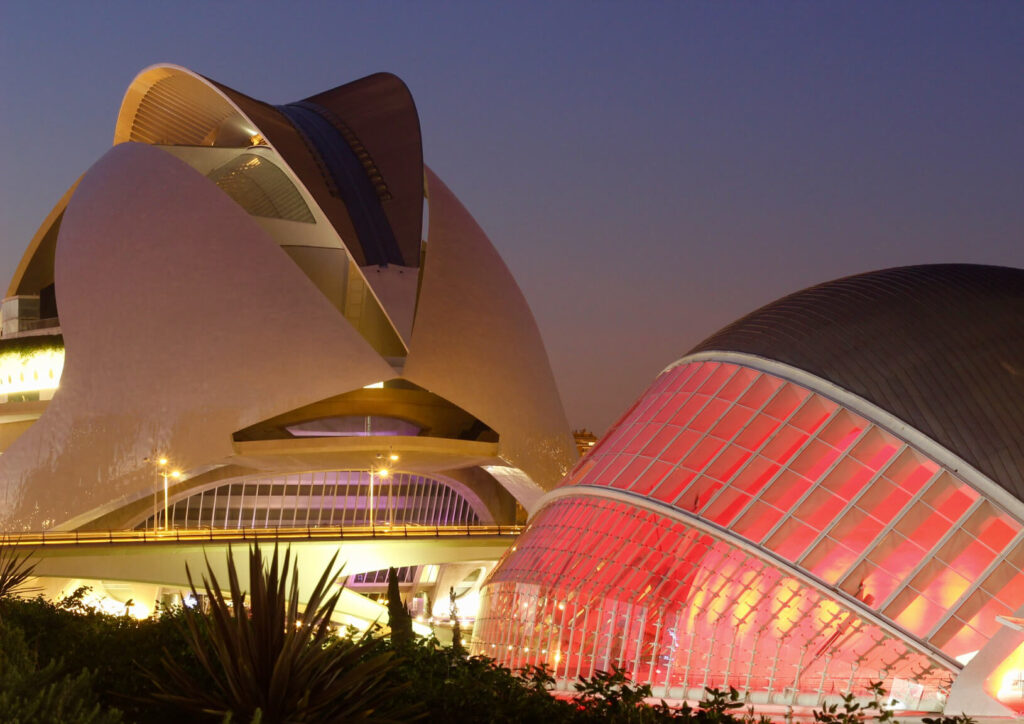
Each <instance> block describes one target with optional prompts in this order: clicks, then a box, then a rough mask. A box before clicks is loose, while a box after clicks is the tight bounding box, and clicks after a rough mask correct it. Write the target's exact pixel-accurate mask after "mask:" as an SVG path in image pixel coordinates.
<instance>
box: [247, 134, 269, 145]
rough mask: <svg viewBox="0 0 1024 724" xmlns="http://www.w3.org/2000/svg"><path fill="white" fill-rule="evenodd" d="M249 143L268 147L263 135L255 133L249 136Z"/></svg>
mask: <svg viewBox="0 0 1024 724" xmlns="http://www.w3.org/2000/svg"><path fill="white" fill-rule="evenodd" d="M249 143H251V144H252V145H254V146H265V145H267V140H266V139H265V138H264V137H263V134H262V133H254V134H252V135H251V136H249Z"/></svg>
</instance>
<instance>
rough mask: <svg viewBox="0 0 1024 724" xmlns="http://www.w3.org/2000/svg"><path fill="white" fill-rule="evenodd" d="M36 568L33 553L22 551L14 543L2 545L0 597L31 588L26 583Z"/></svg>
mask: <svg viewBox="0 0 1024 724" xmlns="http://www.w3.org/2000/svg"><path fill="white" fill-rule="evenodd" d="M35 569H36V563H35V562H34V561H32V560H31V554H24V553H21V552H20V551H19V550H18V549H17V547H16V546H13V545H7V544H3V545H0V599H4V598H8V597H9V596H13V595H15V594H17V593H25V592H26V591H28V590H31V589H29V588H27V587H26V585H25V584H26V583H27V582H28V579H29V578H31V577H32V574H33V572H34V571H35Z"/></svg>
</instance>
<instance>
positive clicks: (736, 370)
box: [603, 364, 743, 500]
mask: <svg viewBox="0 0 1024 724" xmlns="http://www.w3.org/2000/svg"><path fill="white" fill-rule="evenodd" d="M721 366H722V365H721V364H719V367H716V368H715V369H714V370H712V371H711V374H709V375H708V376H707V379H705V380H704V381H703V382H701V383H700V385H698V387H697V389H695V390H694V391H693V392H691V393H690V396H689V397H687V398H686V400H685V402H684V403H683V404H685V403H686V402H689V401H690V399H691V398H692V397H693V396H694V395H696V394H697V393H698V390H699V389H700V388H701V387H703V386H704V385H705V384H707V382H708V380H710V379H711V378H712V377H714V376H715V373H717V372H718V369H719V368H720V367H721ZM732 367H734V369H733V371H732V372H731V373H729V375H728V376H727V377H726V378H725V379H724V380H723V381H722V384H720V385H719V386H718V387H716V388H715V391H714V392H713V393H709V394H708V396H707V397H708V399H707V401H706V402H705V403H704V404H703V405H701V406H700V409H699V410H697V412H695V413H694V414H693V417H691V418H690V420H689V422H688V423H687V424H686V425H685V426H683V425H680V426H679V432H677V433H676V434H675V435H674V436H673V437H672V439H671V440H669V441H668V442H667V443H665V447H663V448H662V452H664V451H665V450H667V449H668V448H669V446H670V445H672V444H673V443H674V442H675V441H676V440H678V439H679V437H680V436H681V435H682V434H683V433H684V432H686V431H687V430H689V429H690V428H689V423H690V422H693V421H694V420H696V419H697V416H698V415H700V414H701V413H702V412H704V410H705V409H706V408H707V406H708V405H710V404H711V402H712V401H713V400H716V399H718V398H717V395H718V393H719V392H721V391H722V389H723V388H724V387H725V386H726V385H728V384H729V383H730V382H731V381H732V378H733V377H735V376H736V375H737V374H739V371H740V370H741V369H743V368H742V367H740V366H739V365H732ZM687 379H689V378H687ZM666 406H668V401H666V402H665V404H664V405H662V406H661V407H660V408H658V409H659V411H660V410H663V409H664V408H665V407H666ZM730 407H731V405H730ZM728 409H729V408H728V407H727V408H726V410H727V411H728ZM722 414H723V415H724V414H725V413H724V412H723V413H722ZM716 422H717V420H716ZM669 424H670V423H669V421H668V420H665V421H664V422H663V423H661V429H662V430H664V429H665V426H666V425H669ZM644 427H646V425H641V426H640V428H641V429H643V428H644ZM712 427H713V425H712ZM709 429H710V428H709ZM639 434H640V430H637V432H636V433H635V434H634V435H633V436H632V437H631V438H629V442H627V443H626V444H625V445H623V446H622V447H620V448H619V449H620V450H623V451H625V449H626V448H627V447H629V443H631V442H633V440H635V439H636V438H637V436H638V435H639ZM655 434H657V433H655ZM707 435H708V433H706V432H705V433H701V435H700V437H698V438H697V439H696V440H695V441H694V443H693V445H691V446H690V447H689V448H687V450H686V452H685V453H683V454H682V455H680V456H679V460H678V461H676V463H675V464H674V465H672V470H677V469H678V468H679V465H680V464H681V463H682V462H683V460H684V459H686V457H687V456H688V455H689V454H690V453H692V452H693V451H694V449H695V448H696V447H697V446H698V445H699V444H700V443H701V441H702V440H703V439H704V438H705V437H707ZM652 438H653V436H652ZM620 454H621V455H630V454H631V455H632V456H633V459H634V460H635V459H636V458H639V457H640V451H639V450H637V451H636V452H635V453H626V452H622V453H620ZM659 455H660V453H659ZM657 460H660V458H659V457H658V456H657V455H652V456H651V461H650V462H649V463H648V464H647V467H645V468H644V469H643V470H642V471H641V472H640V475H639V476H637V477H638V478H639V477H643V475H644V473H646V472H647V471H648V470H649V469H650V467H651V465H653V464H654V463H655V461H657ZM628 467H629V464H628V463H627V464H626V465H623V466H622V469H621V470H619V472H617V473H616V474H615V477H614V478H612V479H610V480H609V481H608V482H607V483H603V485H606V486H608V487H615V481H616V480H618V479H619V478H620V477H621V476H622V474H623V473H624V472H626V468H628ZM672 470H670V471H669V473H670V472H672ZM669 473H665V475H666V476H667V475H668V474H669ZM662 479H664V476H663V478H662ZM694 479H696V477H695V478H694ZM692 482H693V481H691V483H692ZM632 487H633V486H632V485H630V488H632ZM626 489H627V490H628V489H629V488H626ZM680 495H682V493H680ZM678 499H679V496H678V495H677V496H676V500H678Z"/></svg>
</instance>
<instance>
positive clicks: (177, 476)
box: [171, 470, 181, 478]
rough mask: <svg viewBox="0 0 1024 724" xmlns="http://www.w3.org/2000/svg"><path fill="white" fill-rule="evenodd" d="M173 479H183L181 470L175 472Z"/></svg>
mask: <svg viewBox="0 0 1024 724" xmlns="http://www.w3.org/2000/svg"><path fill="white" fill-rule="evenodd" d="M171 477H172V478H180V477H181V471H180V470H175V471H174V472H172V473H171Z"/></svg>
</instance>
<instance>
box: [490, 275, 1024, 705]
mask: <svg viewBox="0 0 1024 724" xmlns="http://www.w3.org/2000/svg"><path fill="white" fill-rule="evenodd" d="M986 279H989V281H988V282H987V283H986V281H985V280H986ZM1022 279H1024V272H1020V271H1019V270H1012V269H991V268H983V267H967V268H964V267H937V268H930V267H917V268H911V269H907V270H889V271H887V272H880V273H875V274H872V275H866V277H853V278H852V279H846V280H840V281H839V282H834V283H831V284H825V285H821V286H819V287H815V288H812V289H811V290H808V291H807V292H802V293H798V294H796V295H793V296H791V297H788V298H786V299H785V300H782V301H780V302H777V303H775V304H773V305H769V306H768V307H766V308H765V309H764V310H761V311H759V312H755V313H754V314H753V315H750V316H749V317H747V318H744V319H743V320H741V321H740V322H737V323H736V324H734V325H732V326H730V327H727V328H726V329H725V330H723V331H722V332H720V333H718V334H717V335H714V336H713V337H712V338H711V339H710V340H709V341H707V342H704V343H702V344H701V345H699V346H698V347H697V348H696V350H694V351H693V352H691V353H690V354H689V355H687V356H686V357H684V358H683V359H681V360H680V361H679V362H677V363H675V364H674V365H672V366H670V367H669V368H668V369H666V370H665V371H664V372H663V373H662V374H661V375H660V376H659V377H658V379H657V380H656V381H655V382H654V383H653V385H652V386H651V387H650V388H649V389H648V390H647V392H646V393H645V394H644V395H643V396H642V397H641V398H640V400H639V401H638V402H637V403H636V405H634V406H633V407H632V408H631V409H630V410H629V411H628V412H627V413H626V415H625V416H624V417H623V418H622V419H621V420H620V421H619V422H618V423H616V425H615V426H614V427H613V428H612V429H611V430H610V431H609V433H608V434H607V435H606V437H605V438H604V439H602V440H601V441H600V442H599V443H598V445H597V446H596V447H595V448H594V450H593V451H592V452H591V453H590V454H588V455H587V456H586V457H584V458H583V459H582V460H581V461H580V463H578V464H577V466H576V468H575V469H574V470H573V471H572V472H571V473H570V475H569V476H568V477H567V478H566V479H565V481H564V482H563V484H562V485H561V486H560V487H559V489H558V490H556V491H554V492H553V493H549V494H548V495H546V496H545V497H544V499H543V500H542V501H541V504H540V506H539V507H540V512H539V513H538V514H537V515H536V516H535V517H534V519H533V521H532V522H531V527H530V529H529V531H528V532H527V534H526V535H525V537H524V539H523V541H521V542H520V543H517V546H516V548H515V549H514V550H513V552H511V553H510V554H509V556H508V557H507V558H506V560H505V561H504V562H503V563H502V564H501V565H500V566H499V567H498V568H497V569H496V570H495V572H494V573H493V575H492V578H491V579H490V581H489V582H488V584H487V585H486V586H485V598H484V607H483V609H482V612H481V616H480V618H478V622H477V629H476V633H477V636H478V638H479V639H480V642H481V643H480V647H481V650H482V651H484V652H487V653H492V652H491V651H490V650H489V649H490V648H493V650H494V651H493V653H494V655H496V656H497V658H498V659H499V660H501V661H503V662H506V663H510V664H514V665H522V664H523V663H534V664H535V663H547V664H549V665H551V666H553V667H554V668H555V669H556V673H557V675H558V676H559V678H560V679H562V680H563V682H565V683H568V682H569V681H571V680H572V679H574V678H575V677H576V676H578V675H584V676H589V675H591V674H592V673H593V671H594V670H596V669H597V668H608V667H609V666H610V665H612V664H614V665H617V666H620V667H623V668H625V669H627V670H629V671H632V672H633V673H634V675H635V676H636V677H637V678H638V679H639V680H640V681H641V682H644V683H650V684H651V685H652V686H654V687H655V689H656V694H658V695H661V696H668V697H672V698H692V697H695V696H696V695H697V694H699V692H700V691H701V688H702V687H704V686H720V687H721V686H727V685H728V686H735V687H737V688H742V689H745V690H746V691H747V695H748V696H749V698H750V701H752V702H756V703H760V704H785V705H791V706H798V705H804V706H817V705H820V704H821V703H823V702H826V701H828V700H829V698H830V697H833V698H834V697H836V696H838V694H839V693H842V692H848V691H852V692H854V693H855V694H858V695H862V696H868V695H869V691H868V688H867V684H868V682H869V681H872V680H881V681H883V683H884V685H885V687H887V689H888V690H889V691H890V692H893V693H892V695H893V696H896V697H897V698H899V699H901V705H902V706H903V707H904V708H908V709H916V710H923V711H942V710H943V708H944V707H946V708H947V711H950V712H954V711H955V712H956V713H959V712H960V711H961V710H965V711H967V712H968V713H972V714H975V715H1007V714H1009V710H1008V709H1006V708H1004V707H1003V706H1002V705H1001V704H1006V705H1012V706H1019V705H1020V703H1021V702H1020V697H1019V692H1018V693H1015V692H1016V689H1015V688H1014V687H1016V686H1017V684H1016V683H1015V682H1018V681H1019V680H1020V679H1021V677H1022V676H1024V635H1020V634H1019V633H1018V635H1017V636H1016V638H1015V639H1013V638H1012V637H1010V638H1011V641H1009V642H1008V637H1009V636H1010V635H1009V634H1007V633H1006V631H1005V626H1004V622H1005V621H1007V620H1010V621H1012V620H1017V619H1016V618H1015V617H1019V616H1021V612H1022V611H1024V502H1022V501H1021V500H1020V499H1019V498H1018V497H1016V496H1015V495H1011V494H1010V493H1009V492H1008V491H1009V490H1012V489H1013V483H1014V482H1015V479H1011V480H1009V481H1008V480H1005V479H994V478H992V477H989V476H988V475H986V474H985V472H983V471H982V470H981V469H979V467H980V466H979V467H975V466H974V465H973V464H972V462H973V461H978V460H983V459H984V458H983V456H981V455H979V453H978V451H979V450H984V449H985V448H984V447H979V446H974V445H972V444H971V438H972V437H973V436H974V435H976V433H974V432H973V431H964V432H963V433H962V434H961V437H960V438H958V439H960V440H964V441H965V442H964V446H963V447H952V446H947V445H946V444H944V441H942V440H938V439H936V438H935V437H933V436H932V435H931V434H930V433H931V432H932V431H933V430H935V429H943V425H950V424H952V423H953V422H954V421H956V420H957V419H958V415H962V413H963V411H964V410H967V409H970V410H973V411H975V412H976V413H977V414H979V415H987V416H988V417H987V419H986V422H985V423H984V424H983V425H981V429H983V430H984V429H992V428H995V427H998V426H999V425H1000V424H1002V423H1003V422H1004V421H1005V420H1004V418H1005V417H1007V416H1009V417H1013V418H1014V419H1013V420H1012V421H1005V422H1006V424H1007V428H1008V429H1009V430H1010V431H1012V430H1014V429H1018V427H1019V426H1020V425H1021V424H1024V416H1022V412H1021V410H1022V409H1024V408H1017V409H1011V408H1010V407H1008V406H1007V405H1005V404H992V405H990V406H988V405H986V404H985V403H986V398H984V397H982V398H980V399H977V398H975V399H970V400H963V401H959V402H955V403H951V404H950V405H949V406H948V408H949V409H946V410H945V411H944V412H943V413H941V414H938V413H936V414H934V415H932V416H930V418H929V419H930V421H931V423H932V427H928V428H926V429H924V430H922V429H921V428H919V427H918V426H917V425H916V424H915V423H914V420H913V419H909V418H914V414H916V413H917V412H919V411H921V410H926V409H933V408H938V407H941V406H942V405H943V403H944V400H946V399H947V398H950V397H957V396H958V395H963V396H964V397H965V398H966V397H970V396H971V395H973V394H974V393H975V392H976V391H977V389H978V387H977V385H973V386H972V385H971V384H968V382H969V381H970V380H971V379H973V378H974V377H981V376H983V375H985V374H986V373H987V372H989V371H991V368H992V367H993V366H998V364H997V362H998V360H1002V361H1003V362H1007V361H1008V360H1009V359H1012V358H1013V354H1012V352H1013V350H1014V349H1015V347H1014V345H1015V344H1016V342H1017V341H1018V340H1021V339H1022V338H1024V337H1022V334H1024V314H1021V313H1020V310H1019V303H1020V300H1021V296H1020V292H1021V290H1022V287H1021V285H1020V281H1021V280H1022ZM885 280H890V281H892V282H893V285H894V287H896V288H895V289H894V290H886V291H885V292H880V293H882V294H883V295H884V298H883V299H881V300H880V299H879V298H878V295H877V294H873V293H871V291H872V290H878V289H885V284H883V282H884V281H885ZM900 280H903V283H902V284H900V283H898V282H899V281H900ZM965 280H966V281H965ZM958 290H959V292H960V296H958V295H957V294H956V292H957V291H958ZM961 297H964V298H965V300H966V301H964V305H965V307H967V308H968V309H970V310H971V311H972V312H973V313H975V314H980V313H981V311H982V310H984V311H985V312H986V313H987V314H986V315H985V316H984V317H983V318H981V319H978V323H977V324H975V325H973V326H972V325H970V324H968V321H967V318H965V317H961V316H960V314H959V312H955V313H953V312H948V311H945V310H946V307H943V308H942V310H943V311H942V312H941V313H940V312H938V311H933V312H932V313H931V318H930V319H925V321H923V322H922V323H921V325H920V327H921V328H920V329H918V330H916V331H915V332H914V333H911V331H910V329H911V327H912V326H913V325H912V322H911V319H910V317H911V316H912V315H913V312H914V304H913V303H912V300H930V301H931V302H932V303H933V304H934V303H937V302H936V300H939V299H942V300H945V301H946V302H949V303H951V304H954V305H955V304H956V303H957V302H958V301H960V298H961ZM894 300H901V301H899V302H897V301H894ZM855 301H856V304H855V303H854V302H855ZM907 307H909V308H910V311H909V312H908V311H906V309H907ZM885 308H889V309H890V313H891V316H892V317H894V319H891V320H886V318H885V315H884V313H883V311H884V309H885ZM862 309H863V310H867V311H866V316H867V318H866V319H864V320H860V317H859V315H858V312H859V311H860V310H862ZM921 316H922V317H928V315H927V314H924V313H922V314H921ZM939 318H945V319H947V320H949V319H954V318H955V319H960V320H962V321H961V323H960V324H959V326H958V327H957V326H956V325H951V324H947V325H946V327H945V328H943V327H942V325H941V324H939V322H938V321H937V320H938V319H939ZM993 319H994V320H996V321H997V322H998V323H993ZM851 320H852V321H851ZM858 320H859V321H858ZM844 321H845V322H847V323H849V326H850V331H849V333H846V332H845V331H844V329H845V328H844V326H843V324H842V323H843V322H844ZM940 331H945V332H946V333H947V339H945V340H942V341H935V340H934V339H933V336H932V335H935V334H938V333H939V332H940ZM819 345H820V348H819ZM887 352H889V353H891V360H890V361H887V359H886V353H887ZM975 353H976V355H977V359H978V362H977V364H976V365H975V366H973V367H972V364H971V362H970V360H971V359H972V356H973V355H974V354H975ZM890 362H891V364H890ZM926 363H927V365H928V366H930V368H931V369H932V370H933V373H932V376H927V375H922V376H921V378H920V379H917V378H913V379H915V380H916V381H915V382H914V386H913V387H911V388H906V389H905V392H906V395H907V397H908V399H906V400H902V401H900V402H894V401H892V400H886V402H887V404H886V405H885V406H882V405H881V404H878V403H877V401H876V400H870V399H866V398H865V397H863V396H861V395H860V394H858V393H857V392H856V391H854V390H853V389H851V388H853V387H857V385H860V386H859V387H857V389H858V390H859V391H863V389H870V390H881V389H890V390H891V389H893V386H894V384H895V383H894V382H893V380H894V379H895V380H900V379H904V380H905V379H910V376H909V375H910V371H912V370H914V369H917V367H915V365H919V366H920V365H926ZM833 371H834V374H832V372H833ZM826 374H828V375H829V376H825V375H826ZM994 377H995V379H992V378H988V379H986V380H984V381H979V382H978V383H977V384H981V385H984V386H990V387H992V388H998V389H1002V390H1003V393H1004V394H1005V395H1006V396H1007V397H1008V398H1009V399H1011V400H1012V399H1015V398H1014V397H1013V395H1015V394H1016V393H1017V390H1015V389H1013V382H1012V375H1010V374H1009V373H1008V372H1007V373H1004V374H1003V375H1002V376H1001V377H1000V376H998V375H994ZM936 380H944V381H945V383H944V384H940V383H939V382H937V381H936ZM958 381H960V382H963V384H962V385H961V386H959V387H957V386H956V384H955V383H957V382H958ZM896 413H901V414H902V415H904V416H899V415H897V414H896ZM959 419H960V421H961V423H963V418H962V417H961V418H959ZM968 460H971V462H969V461H968ZM1013 469H1014V470H1017V468H1013ZM668 528H671V529H672V530H676V529H678V533H674V534H673V535H672V536H670V535H668V534H667V533H666V530H667V529H668ZM573 531H577V532H575V533H574V532H573ZM582 531H589V533H588V535H591V536H592V537H594V540H584V539H580V538H579V536H581V535H584V533H583V532H582ZM673 536H674V537H673ZM698 540H700V541H707V542H706V543H701V544H700V545H699V546H698V545H697V543H696V541H698ZM666 541H667V542H666ZM669 551H677V552H676V553H672V554H668V552H669ZM716 551H717V553H716ZM709 557H710V559H712V561H711V563H708V560H709ZM723 561H725V562H723ZM768 570H771V571H773V573H771V574H770V575H768V574H766V573H765V572H766V571H768ZM723 571H728V573H724V572H723ZM766 575H767V578H765V576H766ZM716 576H717V577H716ZM778 580H787V581H792V582H793V583H792V585H789V584H786V585H785V586H784V588H785V589H786V592H785V593H780V592H779V589H777V587H776V588H773V586H775V585H776V584H775V582H777V581H778ZM765 581H768V582H767V583H765ZM570 609H571V613H570ZM563 612H564V613H563ZM638 615H639V616H640V618H641V620H642V621H646V620H648V619H649V620H650V623H649V624H648V623H636V622H635V619H636V617H637V616H638ZM630 619H632V620H633V621H634V623H633V624H630V626H632V627H629V626H627V624H626V623H621V622H623V621H625V622H627V623H628V621H629V620H630ZM538 637H539V638H538ZM1014 642H1015V643H1014ZM538 644H539V645H540V647H539V648H538ZM1015 646H1016V647H1019V648H1017V649H1015V648H1014V647H1015ZM682 651H685V652H687V653H686V655H685V656H683V655H682V654H681V653H680V652H682ZM993 652H999V653H998V654H997V653H993ZM975 660H976V661H977V662H978V663H977V664H975V663H974V662H975ZM965 664H966V668H965ZM766 672H770V673H769V674H767V675H766ZM695 692H696V693H695ZM947 694H948V701H947ZM1000 702H1001V703H1000ZM952 707H956V708H952Z"/></svg>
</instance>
